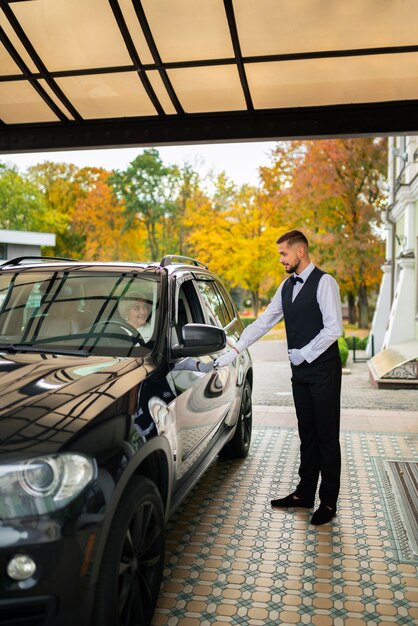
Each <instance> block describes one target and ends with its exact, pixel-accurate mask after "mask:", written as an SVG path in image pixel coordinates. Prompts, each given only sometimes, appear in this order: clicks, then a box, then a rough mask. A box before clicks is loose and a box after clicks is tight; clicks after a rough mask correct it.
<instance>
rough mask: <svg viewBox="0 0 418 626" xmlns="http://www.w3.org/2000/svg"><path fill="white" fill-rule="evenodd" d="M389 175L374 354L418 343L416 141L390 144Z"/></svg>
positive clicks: (396, 140) (407, 139) (400, 139)
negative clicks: (386, 234)
mask: <svg viewBox="0 0 418 626" xmlns="http://www.w3.org/2000/svg"><path fill="white" fill-rule="evenodd" d="M388 174H389V198H388V203H389V206H388V211H387V214H386V221H387V233H388V238H387V241H386V257H387V258H386V262H385V264H384V266H383V267H382V270H383V277H382V283H381V288H380V294H379V298H378V301H377V306H376V311H375V315H374V318H373V322H372V328H371V333H372V334H373V335H374V340H375V351H376V352H379V351H380V350H385V349H387V348H390V347H391V346H393V345H399V344H406V343H410V342H415V341H418V273H417V261H416V259H417V254H418V243H417V242H418V137H415V136H408V137H396V138H393V137H392V138H390V139H389V158H388ZM392 240H393V242H392ZM392 243H393V245H392ZM383 328H385V330H384V333H383ZM382 336H383V339H382ZM369 354H370V347H369ZM417 356H418V354H417Z"/></svg>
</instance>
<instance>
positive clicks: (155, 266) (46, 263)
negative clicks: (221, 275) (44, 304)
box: [0, 255, 211, 274]
mask: <svg viewBox="0 0 418 626" xmlns="http://www.w3.org/2000/svg"><path fill="white" fill-rule="evenodd" d="M47 269H51V270H52V269H55V270H58V269H80V270H82V269H96V270H101V271H113V270H115V269H116V270H118V269H120V270H121V269H123V270H128V271H144V272H145V271H147V272H151V273H160V272H161V271H162V270H165V271H166V272H167V273H168V274H172V273H174V272H176V273H177V272H179V271H181V270H183V271H190V270H197V269H199V270H201V271H203V272H204V273H208V274H211V272H209V270H208V268H207V266H206V265H204V264H203V263H201V262H200V261H197V260H196V259H193V258H191V257H184V256H179V255H166V256H164V257H163V258H162V260H161V262H160V263H158V262H156V261H140V262H137V261H80V260H75V259H67V258H60V257H42V256H25V257H17V258H15V259H10V260H8V261H5V262H3V263H2V264H1V265H0V270H1V271H10V270H13V271H16V270H22V271H25V272H26V271H30V270H37V271H39V270H47Z"/></svg>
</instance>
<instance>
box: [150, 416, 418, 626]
mask: <svg viewBox="0 0 418 626" xmlns="http://www.w3.org/2000/svg"><path fill="white" fill-rule="evenodd" d="M341 444H342V455H343V473H342V484H341V495H340V500H339V509H338V513H337V516H336V517H335V518H334V520H332V522H331V523H330V524H326V525H324V526H321V527H314V526H312V525H311V524H310V523H309V519H310V515H311V514H312V511H308V510H305V509H301V510H297V509H294V510H277V509H276V510H273V509H272V508H271V507H270V498H271V497H274V496H281V495H286V494H287V493H290V492H291V491H292V490H293V487H294V486H295V484H296V481H297V468H298V462H299V461H298V451H299V439H298V435H297V430H296V429H295V428H269V427H265V428H260V429H256V430H255V431H254V434H253V442H252V446H251V451H250V454H249V456H248V457H247V458H246V459H244V460H242V461H233V462H229V461H221V460H219V461H216V462H215V463H214V464H213V465H212V466H211V467H210V468H209V470H208V472H207V473H206V475H205V476H204V477H203V479H202V480H201V481H200V482H199V483H198V485H197V486H196V487H195V489H194V490H193V492H192V493H191V494H190V496H189V497H188V498H187V500H186V501H185V502H184V503H183V505H182V507H181V508H180V509H179V510H178V512H177V513H176V515H175V516H174V518H173V519H172V520H171V522H170V525H169V529H168V537H167V554H166V567H165V573H164V580H163V586H162V592H161V596H160V599H159V602H158V606H157V610H156V613H155V616H154V620H153V625H154V626H220V625H225V624H231V625H236V626H247V625H249V626H258V625H260V626H279V625H280V626H287V625H289V626H290V625H294V626H305V625H309V626H369V625H373V626H389V625H393V624H398V625H401V626H412V625H413V624H415V625H416V624H418V578H417V566H418V555H417V554H415V553H414V552H413V550H412V548H411V546H410V545H408V537H407V536H405V528H404V526H403V523H402V505H401V503H400V506H399V503H398V506H396V503H393V502H391V506H388V500H389V496H390V495H391V493H390V491H391V486H390V482H388V480H389V479H388V477H387V475H386V474H385V469H384V468H385V466H384V462H385V459H396V458H397V459H402V460H411V461H413V460H415V461H417V460H418V452H417V438H416V436H414V435H413V434H411V433H404V434H402V433H388V432H384V433H373V432H361V431H344V432H343V433H342V435H341Z"/></svg>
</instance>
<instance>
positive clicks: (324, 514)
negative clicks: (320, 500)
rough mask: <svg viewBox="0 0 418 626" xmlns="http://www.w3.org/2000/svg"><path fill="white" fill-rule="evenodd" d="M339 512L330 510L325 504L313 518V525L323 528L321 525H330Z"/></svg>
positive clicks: (320, 506) (321, 505) (317, 510)
mask: <svg viewBox="0 0 418 626" xmlns="http://www.w3.org/2000/svg"><path fill="white" fill-rule="evenodd" d="M336 512H337V510H336V509H330V508H329V507H328V506H326V505H325V504H320V505H319V507H318V508H317V509H316V511H315V513H314V514H313V515H312V517H311V524H314V525H315V526H321V524H328V522H330V521H331V520H332V518H333V517H335V514H336Z"/></svg>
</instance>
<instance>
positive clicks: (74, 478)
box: [0, 452, 97, 519]
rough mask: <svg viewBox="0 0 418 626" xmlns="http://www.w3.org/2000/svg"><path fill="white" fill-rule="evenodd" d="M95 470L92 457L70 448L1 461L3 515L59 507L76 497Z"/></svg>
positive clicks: (0, 512)
mask: <svg viewBox="0 0 418 626" xmlns="http://www.w3.org/2000/svg"><path fill="white" fill-rule="evenodd" d="M96 473H97V472H96V464H95V462H94V461H93V460H92V459H89V458H87V457H85V456H83V455H81V454H75V453H71V452H68V453H64V454H57V455H53V456H52V455H51V456H42V457H38V458H36V459H29V460H27V461H22V462H18V463H9V464H4V465H1V464H0V493H1V496H2V497H1V499H0V518H2V519H11V518H13V517H28V516H31V515H42V514H44V513H50V512H52V511H55V510H57V509H60V508H62V507H64V506H65V505H66V504H68V503H69V502H71V500H74V498H76V497H77V496H78V495H79V494H80V493H81V491H82V490H83V489H84V488H85V487H86V486H87V485H88V484H89V483H90V482H91V481H92V480H93V478H95V476H96Z"/></svg>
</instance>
